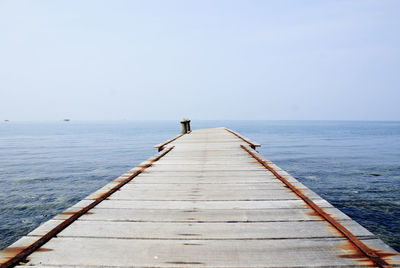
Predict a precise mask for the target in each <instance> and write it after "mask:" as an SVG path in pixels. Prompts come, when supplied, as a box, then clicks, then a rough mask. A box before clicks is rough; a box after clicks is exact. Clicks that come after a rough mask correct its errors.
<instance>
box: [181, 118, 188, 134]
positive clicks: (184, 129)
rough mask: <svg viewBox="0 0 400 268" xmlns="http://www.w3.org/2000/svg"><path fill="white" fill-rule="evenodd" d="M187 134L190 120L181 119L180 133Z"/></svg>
mask: <svg viewBox="0 0 400 268" xmlns="http://www.w3.org/2000/svg"><path fill="white" fill-rule="evenodd" d="M188 132H190V120H189V119H186V118H183V119H182V120H181V133H182V134H186V133H188Z"/></svg>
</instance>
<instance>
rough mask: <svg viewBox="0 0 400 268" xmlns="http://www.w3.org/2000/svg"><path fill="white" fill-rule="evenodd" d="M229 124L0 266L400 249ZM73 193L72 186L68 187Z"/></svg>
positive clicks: (377, 261) (195, 261) (165, 147)
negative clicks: (259, 150)
mask: <svg viewBox="0 0 400 268" xmlns="http://www.w3.org/2000/svg"><path fill="white" fill-rule="evenodd" d="M257 146H258V145H257V144H254V143H253V142H251V141H248V140H246V139H245V138H242V137H241V136H240V135H239V134H236V133H234V132H233V131H230V130H227V129H225V128H214V129H202V130H195V131H192V132H191V133H190V134H185V135H181V136H178V137H177V138H176V139H172V140H170V141H169V142H168V143H164V144H160V145H159V146H158V148H159V150H160V152H159V153H158V154H157V155H156V156H154V157H152V158H150V159H149V160H148V161H145V162H143V163H142V164H140V165H139V166H138V167H136V168H133V169H132V170H130V171H128V172H127V173H125V174H123V175H122V176H120V177H119V178H117V179H116V180H114V181H112V182H111V183H109V184H108V185H106V186H105V187H103V188H102V189H100V190H98V191H97V192H95V193H93V194H91V195H89V196H88V197H87V198H85V199H84V200H82V201H81V202H79V203H77V204H76V205H74V206H73V207H71V208H69V209H68V210H66V211H65V212H63V213H61V214H59V215H57V216H56V217H55V218H53V219H52V220H50V221H48V222H46V223H44V224H42V225H41V226H39V227H38V228H37V229H36V230H34V231H33V232H31V233H30V234H28V235H27V236H25V237H23V238H21V239H20V240H19V241H17V242H16V243H14V244H13V245H11V246H10V247H9V248H7V249H5V250H3V251H2V252H0V257H1V259H0V263H3V264H2V267H10V266H14V265H17V266H21V267H22V266H24V267H25V266H28V265H29V266H34V267H59V266H67V267H68V266H71V267H72V266H74V267H76V266H78V267H79V266H81V267H82V266H84V267H100V266H103V267H104V266H107V267H188V266H192V267H328V266H329V267H332V266H346V267H349V266H350V267H351V266H377V267H391V266H392V265H393V266H396V265H399V264H400V257H399V255H398V254H397V253H396V252H395V251H394V250H393V249H391V248H390V247H388V246H387V245H385V244H384V243H383V242H382V241H381V240H379V239H377V238H376V237H375V236H374V235H373V234H372V233H370V232H369V231H368V230H366V229H365V228H363V227H362V226H360V225H359V224H358V223H356V222H355V221H353V220H351V219H350V218H349V217H348V216H346V215H345V214H343V213H342V212H340V211H339V210H338V209H336V208H334V207H333V206H332V205H330V204H329V203H328V202H327V201H326V200H324V199H322V198H321V197H319V196H318V195H317V194H315V193H314V192H312V191H311V190H309V189H308V188H307V187H305V186H304V185H303V184H301V183H300V182H298V181H297V180H295V179H294V178H293V177H291V176H290V175H289V174H287V173H286V172H285V171H283V170H281V169H280V168H279V167H277V166H276V165H274V164H273V163H271V162H269V161H267V160H265V159H264V158H263V157H262V156H261V155H259V154H258V153H257V152H256V151H255V150H253V148H255V147H257ZM71 190H73V186H71Z"/></svg>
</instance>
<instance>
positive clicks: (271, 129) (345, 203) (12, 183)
mask: <svg viewBox="0 0 400 268" xmlns="http://www.w3.org/2000/svg"><path fill="white" fill-rule="evenodd" d="M191 125H192V129H199V128H211V127H220V126H224V127H228V128H230V129H232V130H234V131H236V132H239V133H240V134H242V135H243V136H245V137H248V138H249V139H251V140H253V141H254V142H257V143H260V144H262V146H261V147H260V148H258V149H257V150H258V151H259V152H260V153H261V154H263V155H264V156H265V157H266V158H267V159H269V160H271V161H273V162H274V163H276V164H277V165H278V166H280V167H281V168H283V169H285V170H287V171H288V172H289V173H291V174H292V175H293V176H294V177H295V178H296V179H298V180H299V181H300V182H302V183H303V184H305V185H306V186H308V187H309V188H311V189H312V190H314V191H315V192H317V193H318V194H319V195H321V196H322V197H323V198H325V199H326V200H328V201H329V202H330V203H332V204H333V205H334V206H336V207H337V208H339V209H340V210H342V211H343V212H344V213H346V214H347V215H349V216H350V217H351V218H353V219H354V220H356V221H357V222H359V223H360V224H361V225H363V226H364V227H366V228H367V229H369V230H370V231H371V232H373V233H374V234H376V235H377V236H378V237H380V238H381V239H382V240H383V241H385V242H386V243H387V244H389V245H390V246H392V247H393V248H395V249H396V250H397V251H400V122H384V121H227V120H223V121H222V120H221V121H201V120H192V122H191ZM179 132H180V124H179V120H178V121H115V122H75V121H73V120H72V121H69V122H66V121H59V122H13V121H10V122H0V249H2V248H5V247H6V246H8V245H10V244H11V243H13V242H14V241H16V240H18V239H19V238H20V237H21V236H23V235H25V234H27V233H28V232H30V231H32V230H33V229H34V228H36V227H37V226H38V225H39V224H40V223H42V222H44V221H47V220H49V219H51V218H52V217H53V216H55V215H56V214H58V213H60V212H61V211H63V210H64V209H66V208H68V207H70V206H72V205H74V204H75V203H77V202H78V201H79V200H81V199H83V198H84V197H85V196H87V195H88V194H89V193H91V192H93V191H95V190H97V189H98V188H100V187H102V186H103V185H105V184H107V183H108V182H109V181H111V180H113V179H115V178H116V177H118V176H119V175H121V174H122V173H124V172H125V171H127V170H128V169H131V168H133V167H134V166H136V165H137V164H139V163H140V162H142V161H144V160H146V159H147V158H149V157H151V156H152V155H154V154H155V153H156V152H157V151H156V149H154V148H153V146H154V145H155V144H158V143H160V142H162V141H165V140H167V139H169V138H171V137H173V136H175V135H177V134H179Z"/></svg>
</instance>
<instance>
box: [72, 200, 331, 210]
mask: <svg viewBox="0 0 400 268" xmlns="http://www.w3.org/2000/svg"><path fill="white" fill-rule="evenodd" d="M90 202H91V200H82V201H80V202H78V203H77V204H75V205H74V206H72V207H73V208H78V207H85V206H86V205H87V204H88V203H90ZM316 203H317V204H318V205H319V206H321V207H324V208H327V207H332V205H331V204H329V203H328V202H327V201H326V200H323V199H319V200H316ZM97 207H98V208H132V209H137V208H142V209H183V210H193V209H269V208H281V209H286V208H308V206H307V205H306V204H305V203H304V202H303V201H302V200H298V199H297V200H269V201H146V200H143V201H133V200H105V201H103V202H101V203H100V204H98V205H97Z"/></svg>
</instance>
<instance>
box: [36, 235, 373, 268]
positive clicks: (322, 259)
mask: <svg viewBox="0 0 400 268" xmlns="http://www.w3.org/2000/svg"><path fill="white" fill-rule="evenodd" d="M357 255H358V253H357V251H356V250H355V249H353V248H351V247H346V240H344V239H328V238H324V239H301V240H299V239H282V240H206V241H204V240H189V239H188V240H183V241H182V240H148V239H143V240H141V239H109V238H108V239H107V238H106V239H104V238H54V239H52V240H51V241H50V242H49V243H47V244H46V246H45V247H43V250H42V251H39V252H36V253H35V254H32V255H31V256H30V257H29V265H56V266H66V265H69V266H101V267H104V266H116V267H132V265H134V266H136V267H177V266H179V267H187V266H199V267H260V266H269V267H295V266H296V267H310V266H314V267H332V266H336V267H337V266H342V267H345V266H347V267H348V266H361V265H365V266H368V265H370V264H371V262H370V261H369V260H368V259H366V258H354V257H353V258H351V256H357Z"/></svg>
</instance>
